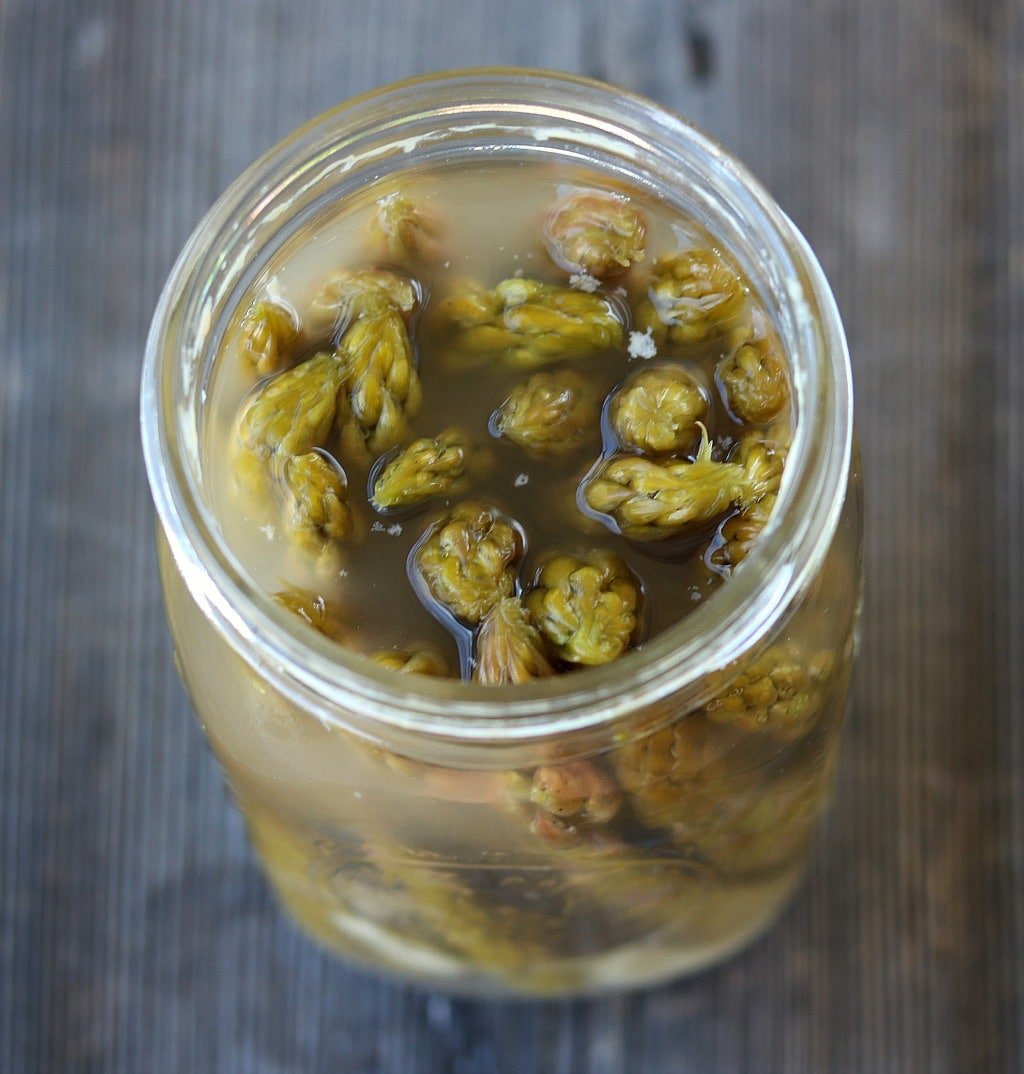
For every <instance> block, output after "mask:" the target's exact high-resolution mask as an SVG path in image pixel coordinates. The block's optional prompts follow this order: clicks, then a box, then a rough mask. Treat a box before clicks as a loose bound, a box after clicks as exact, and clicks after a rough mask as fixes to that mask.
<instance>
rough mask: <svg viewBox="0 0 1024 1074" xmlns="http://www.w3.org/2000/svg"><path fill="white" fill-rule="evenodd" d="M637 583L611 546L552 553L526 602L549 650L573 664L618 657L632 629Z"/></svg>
mask: <svg viewBox="0 0 1024 1074" xmlns="http://www.w3.org/2000/svg"><path fill="white" fill-rule="evenodd" d="M639 604H640V586H639V585H638V583H637V581H636V579H635V578H634V576H633V574H632V573H631V572H630V570H629V568H628V567H627V566H626V564H625V563H623V561H622V560H621V559H619V557H618V556H615V555H612V554H611V553H610V552H590V553H587V554H586V555H584V556H556V557H555V558H554V559H551V560H549V561H548V562H547V563H545V564H544V566H543V567H542V568H541V570H540V571H539V573H538V575H537V580H536V583H535V586H534V588H533V589H532V590H531V591H530V593H529V594H528V595H527V598H526V605H527V607H528V608H529V611H530V615H531V617H532V619H533V621H534V623H536V625H537V627H538V629H539V630H540V631H541V633H542V634H543V635H544V637H545V638H547V640H548V642H549V643H550V645H551V647H552V650H553V651H554V652H555V654H556V655H557V656H559V657H560V658H561V659H563V660H566V661H568V662H569V663H571V664H607V663H609V662H610V661H612V660H617V659H618V658H619V657H620V656H621V655H622V654H623V653H624V652H625V651H626V650H627V649H628V648H629V646H630V642H631V641H632V639H633V636H634V634H635V633H636V625H637V609H638V606H639Z"/></svg>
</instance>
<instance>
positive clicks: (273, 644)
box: [141, 70, 852, 751]
mask: <svg viewBox="0 0 1024 1074" xmlns="http://www.w3.org/2000/svg"><path fill="white" fill-rule="evenodd" d="M481 148H483V149H486V151H487V152H488V153H489V154H508V155H520V156H522V155H523V154H527V155H529V154H535V155H541V154H542V155H544V156H545V157H546V158H547V159H548V160H549V161H550V160H551V158H552V157H555V158H558V159H561V160H564V161H566V162H572V163H575V164H580V163H585V164H587V165H588V166H590V167H592V168H596V169H598V170H601V171H604V172H607V173H611V174H612V175H617V176H619V177H621V178H623V179H625V180H627V181H628V182H630V183H632V184H634V185H637V184H638V185H640V186H641V187H643V188H645V189H648V190H650V191H652V192H654V193H655V194H656V195H657V196H658V197H660V198H662V199H664V200H665V201H666V202H668V203H669V204H670V205H673V206H675V207H677V208H678V209H679V210H680V211H682V212H684V213H686V214H688V215H690V216H693V217H696V218H697V219H698V220H699V221H700V222H701V223H702V224H703V225H704V226H705V227H706V228H707V229H708V230H709V231H710V232H711V234H712V235H713V236H714V237H715V238H716V240H717V241H718V242H719V243H721V245H722V246H723V247H725V248H726V249H728V250H729V252H730V254H731V255H732V256H733V257H734V259H735V260H736V261H737V262H738V263H739V265H740V267H741V268H742V269H743V270H744V272H745V273H746V274H747V276H748V278H749V279H750V280H751V282H752V284H753V286H754V287H755V288H756V289H757V290H758V291H759V293H760V295H761V297H762V298H763V299H764V300H765V301H766V303H767V304H768V306H769V307H770V308H771V309H772V310H773V312H774V315H775V320H776V327H777V329H778V331H779V334H780V337H781V339H782V342H783V345H784V347H785V349H786V351H787V353H788V355H789V357H790V364H791V369H792V377H793V386H794V396H795V412H796V413H795V421H794V432H793V441H792V445H791V447H790V451H789V455H788V458H787V465H786V470H785V474H784V479H783V485H782V489H781V491H780V495H779V499H778V501H777V504H776V508H775V510H774V512H773V515H772V519H771V521H770V523H769V525H768V527H767V528H766V530H765V531H764V533H763V534H762V536H761V538H760V539H759V541H758V543H757V545H756V546H755V548H754V549H753V551H752V553H751V555H750V557H749V558H748V561H747V562H746V563H745V565H744V568H743V569H742V570H740V571H737V572H736V574H735V575H734V576H733V577H732V578H731V579H730V581H729V583H728V585H725V586H723V587H722V588H721V589H720V590H719V591H718V592H717V593H716V594H715V596H714V597H713V598H711V599H710V600H708V601H707V602H705V604H704V605H702V606H701V607H699V608H698V609H696V610H695V611H694V612H692V613H691V614H690V615H688V616H687V617H686V618H685V619H683V621H682V622H680V623H679V624H677V625H676V626H675V627H673V628H671V629H669V630H666V631H665V632H663V633H662V634H661V635H659V636H658V637H656V638H655V639H654V640H653V641H651V642H649V643H647V644H646V645H645V646H644V647H643V648H642V649H640V650H638V651H636V652H634V653H631V654H629V656H628V657H627V658H626V662H625V663H621V664H618V665H614V666H610V667H604V668H597V669H588V670H586V671H580V672H577V673H574V674H573V675H569V676H562V677H556V678H553V679H547V680H544V681H543V682H541V683H536V684H529V685H526V686H517V687H510V688H493V687H482V686H476V685H473V684H466V683H462V682H457V681H451V680H432V679H429V680H428V679H427V678H426V677H417V678H418V680H421V681H417V682H416V684H415V689H410V688H409V680H408V679H407V678H405V677H400V676H396V675H394V674H393V673H391V672H389V671H387V670H386V669H382V668H379V667H377V666H376V665H375V664H373V662H372V661H370V660H368V659H366V658H365V657H362V656H360V655H359V654H355V653H349V652H339V651H338V648H337V646H334V645H332V644H331V643H330V642H329V641H328V640H327V639H321V638H319V637H309V636H307V634H308V633H309V632H308V631H305V630H303V629H302V628H301V626H295V625H294V624H292V623H290V622H288V621H287V620H286V618H285V617H283V616H282V615H281V613H280V609H278V608H277V607H276V606H275V605H274V603H273V602H272V601H271V600H270V598H269V597H268V596H267V595H266V594H265V593H263V592H262V591H261V590H260V589H259V588H258V587H257V586H256V585H255V584H254V582H253V580H252V579H251V578H250V577H249V575H248V574H247V572H246V571H245V569H244V567H243V565H242V564H241V563H240V562H239V561H238V560H237V558H236V557H235V555H234V554H233V553H232V552H231V550H230V549H229V548H228V547H227V546H226V544H225V542H224V539H223V536H222V534H221V531H220V527H219V525H218V523H217V520H216V517H215V516H214V514H213V511H212V510H211V505H210V502H209V497H208V494H207V490H206V484H205V481H204V475H203V465H204V459H203V453H202V442H203V433H202V421H203V417H204V403H205V399H206V390H207V385H208V383H209V380H210V375H211V368H212V363H213V360H214V357H215V355H216V353H217V349H218V345H219V343H220V340H221V338H222V335H223V332H224V328H225V324H226V322H227V320H228V318H229V317H230V315H231V313H232V311H233V310H234V308H235V307H236V306H237V303H238V301H239V300H240V298H241V296H242V295H243V294H244V293H245V291H246V290H247V288H248V287H250V286H251V284H252V281H253V280H254V278H255V277H256V276H257V275H258V273H259V271H260V269H261V268H262V267H263V266H264V265H265V264H266V263H267V261H268V260H269V259H270V258H271V257H272V256H273V254H274V252H275V251H276V250H278V249H279V248H280V247H281V246H282V245H283V244H284V243H285V242H286V241H288V240H289V238H291V237H292V236H294V235H296V234H297V233H298V232H299V231H300V230H301V229H302V228H303V227H304V226H307V225H308V223H309V221H310V220H311V219H313V218H315V217H316V216H317V214H318V213H323V212H324V211H326V209H327V207H328V206H329V205H331V204H335V203H340V202H341V201H343V200H344V199H345V198H346V197H348V196H350V195H351V194H353V193H354V192H355V191H357V190H359V189H360V187H362V186H364V185H366V184H367V183H369V182H371V181H375V180H377V179H378V178H379V177H380V176H381V175H382V174H388V173H393V172H399V171H402V170H403V169H406V168H408V167H410V166H411V165H413V164H415V165H416V166H421V165H424V164H431V163H437V164H440V163H443V162H445V161H450V160H452V159H460V158H463V157H465V156H467V155H469V154H471V153H478V152H480V150H481ZM141 407H142V411H141V414H142V435H143V447H144V451H145V456H146V466H147V470H148V474H149V480H150V484H151V487H152V489H153V495H154V499H155V502H156V508H157V512H158V514H159V517H160V521H161V524H162V526H163V528H164V532H165V534H166V537H167V540H168V543H169V546H170V549H171V552H172V554H173V556H174V559H175V561H176V564H177V566H178V569H179V571H180V573H181V575H182V578H183V580H184V582H185V584H186V585H187V586H188V588H189V590H190V592H191V594H192V596H193V598H194V599H195V600H196V601H197V603H198V604H199V605H200V607H201V608H202V609H203V612H204V614H206V615H207V616H208V617H209V619H210V620H211V622H212V623H213V624H214V625H215V626H216V628H217V629H218V630H219V631H220V632H221V633H222V634H223V636H224V637H225V638H226V639H227V641H228V642H229V643H230V644H231V646H232V647H233V648H235V649H236V650H237V651H238V652H239V654H240V655H241V656H242V657H243V658H244V659H245V660H246V661H248V662H249V663H250V664H252V665H253V667H254V668H255V669H256V670H257V672H258V673H259V674H261V675H265V676H269V677H270V678H271V679H272V681H274V683H275V685H276V686H278V688H280V689H281V690H282V691H283V692H285V693H286V694H287V695H289V696H291V697H292V698H293V699H294V700H295V701H296V702H297V703H299V704H301V705H302V706H303V707H304V708H306V709H307V710H309V711H311V712H313V713H314V714H316V715H318V716H319V717H320V718H321V719H322V720H326V721H332V720H336V721H341V722H343V723H344V725H345V726H346V727H348V728H350V729H354V730H356V731H358V732H359V733H362V734H366V735H368V736H370V737H375V738H388V739H389V740H390V741H392V742H393V741H394V740H395V738H396V737H402V736H405V737H410V738H415V739H417V740H422V739H423V738H424V736H428V737H432V738H435V739H436V740H437V741H438V742H444V743H446V744H447V746H448V748H449V749H450V748H451V746H452V745H453V744H457V745H459V746H460V747H461V748H464V749H465V750H467V751H472V750H474V749H478V748H483V747H485V746H495V745H502V744H504V745H510V746H511V745H515V744H520V745H527V744H530V743H536V742H537V741H538V740H543V739H546V738H549V737H552V736H555V735H558V736H564V735H566V734H569V733H574V734H586V733H587V732H595V733H600V734H603V735H606V734H607V732H608V728H609V725H612V724H614V723H615V722H616V721H617V720H619V719H621V718H625V717H626V716H628V715H629V714H635V713H636V712H637V711H638V709H641V708H650V707H652V706H657V704H658V702H659V701H661V700H663V699H664V698H666V697H668V696H669V695H671V696H672V697H673V705H674V706H675V707H678V706H681V705H687V704H694V705H696V704H699V703H700V702H701V701H702V700H703V699H704V698H703V696H702V691H703V690H704V689H705V688H706V679H707V676H708V674H709V673H710V672H713V671H715V670H718V669H721V668H722V667H724V666H726V665H728V664H729V663H730V662H731V661H733V660H735V659H737V658H738V657H739V656H741V655H742V654H743V653H745V652H747V651H748V650H749V649H751V648H753V647H756V646H757V645H758V643H759V641H761V640H762V639H764V638H766V637H768V636H769V635H770V634H771V633H772V631H773V629H774V628H775V627H776V626H777V625H778V624H779V623H780V622H781V621H782V620H783V619H784V618H785V616H786V614H787V612H788V610H789V608H790V607H791V606H792V605H793V603H794V602H795V601H796V600H798V599H799V597H800V595H801V594H802V593H803V592H804V590H805V589H806V587H807V586H808V585H809V584H810V582H811V580H812V579H813V577H814V576H815V574H816V572H817V570H818V569H819V568H820V565H821V562H822V560H823V558H824V556H825V554H826V552H827V550H828V547H829V545H830V543H831V540H832V537H833V535H834V533H835V530H836V526H837V524H838V519H839V513H840V510H841V507H842V503H843V499H844V496H845V491H846V482H847V474H848V470H849V464H850V456H851V442H852V422H851V414H852V390H851V380H850V368H849V356H848V354H847V349H846V341H845V337H844V334H843V330H842V325H841V323H840V318H839V314H838V311H837V309H836V305H835V301H834V299H833V297H832V294H831V292H830V290H829V287H828V284H827V282H826V280H825V278H824V275H823V273H822V270H821V267H820V266H819V264H818V262H817V260H816V259H815V257H814V255H813V254H812V253H811V251H810V248H809V247H808V245H807V243H806V241H805V240H804V239H803V237H802V236H801V235H800V233H799V232H798V231H797V230H796V228H795V227H794V226H793V224H792V223H791V221H790V220H789V219H788V217H786V216H785V214H784V213H783V212H782V211H781V210H780V209H779V208H778V206H777V205H776V204H775V203H774V201H773V200H772V199H771V197H770V196H769V195H768V194H767V192H766V191H765V190H764V189H763V188H762V187H761V185H760V184H759V183H758V182H757V181H756V180H755V179H754V178H753V176H751V175H750V174H749V173H748V172H747V171H746V169H745V168H743V166H742V165H740V164H739V163H738V162H737V161H735V160H734V159H733V158H732V157H730V156H729V155H728V154H727V153H725V151H724V150H723V149H722V148H721V147H720V146H718V145H717V144H715V143H714V142H713V141H711V140H710V139H709V138H707V137H706V136H705V135H703V134H701V133H700V132H698V131H697V130H696V129H694V128H693V127H692V126H690V125H688V124H687V123H685V122H683V121H682V120H681V119H679V118H677V117H675V116H673V115H671V114H670V113H667V112H665V111H663V110H662V109H661V108H659V107H658V106H657V105H655V104H653V103H651V102H649V101H646V100H643V99H642V98H639V97H635V96H632V95H629V94H626V93H623V92H622V91H619V90H616V89H613V88H612V87H609V86H605V85H602V84H600V83H596V82H591V81H587V80H582V79H578V78H574V77H570V76H566V75H561V74H554V73H545V72H535V71H521V70H493V71H491V70H484V71H466V72H456V73H452V74H445V75H437V76H431V77H428V78H424V79H416V80H413V81H411V82H406V83H401V84H398V85H394V86H389V87H385V88H384V89H381V90H379V91H377V92H375V93H371V94H368V95H365V96H363V97H359V98H357V99H355V100H354V101H351V102H349V103H348V104H345V105H342V106H341V107H340V108H338V109H336V110H334V111H332V112H329V113H326V114H325V115H323V116H321V117H319V118H318V119H316V120H314V121H313V122H311V123H310V124H308V125H307V126H305V127H303V128H302V129H300V130H299V131H297V132H296V133H295V134H294V135H292V136H291V137H290V138H289V139H287V140H286V141H284V142H282V143H281V144H280V145H278V146H277V147H276V148H275V149H273V150H271V152H270V153H268V154H267V155H266V156H265V157H263V158H262V159H261V160H259V161H257V162H256V163H255V164H254V165H252V167H250V168H249V169H248V170H247V171H246V172H245V173H244V174H243V175H242V176H241V177H240V178H239V179H238V180H237V181H236V182H235V183H234V184H233V185H232V186H231V187H230V188H229V189H228V190H227V191H226V192H225V193H224V195H223V196H222V197H221V198H220V199H219V200H218V201H217V203H216V204H215V205H214V206H213V208H212V209H211V210H210V211H209V213H208V214H207V215H206V217H205V218H204V219H203V220H202V221H201V223H200V224H199V226H198V227H197V228H196V230H195V232H194V233H193V235H192V237H191V238H190V239H189V241H188V243H187V244H186V246H185V248H184V250H183V251H182V253H181V255H180V257H179V259H178V261H177V263H176V264H175V266H174V269H173V270H172V272H171V275H170V277H169V279H168V282H167V284H166V286H165V289H164V291H163V294H162V295H161V298H160V302H159V305H158V307H157V310H156V314H155V316H154V320H153V323H152V327H151V330H150V334H149V338H148V341H147V345H146V360H145V368H144V372H143V383H142V397H141Z"/></svg>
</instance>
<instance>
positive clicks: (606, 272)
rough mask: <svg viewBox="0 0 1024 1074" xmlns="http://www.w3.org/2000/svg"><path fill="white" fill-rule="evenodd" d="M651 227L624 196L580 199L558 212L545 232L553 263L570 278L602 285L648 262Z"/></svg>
mask: <svg viewBox="0 0 1024 1074" xmlns="http://www.w3.org/2000/svg"><path fill="white" fill-rule="evenodd" d="M646 233H647V223H646V221H645V220H644V216H643V213H641V212H640V211H639V210H638V209H637V208H636V207H635V206H634V205H633V203H632V202H631V201H630V200H629V198H627V197H624V196H623V195H621V194H597V193H590V194H574V195H572V196H570V197H568V198H566V199H564V200H563V201H561V202H560V203H559V204H558V205H556V206H555V207H554V209H553V210H552V211H551V213H550V215H549V216H548V219H547V223H546V224H545V227H544V245H545V246H546V247H547V251H548V254H549V255H550V256H551V260H552V261H554V262H555V263H556V264H557V265H560V266H561V267H562V268H564V269H565V270H566V271H567V272H574V273H577V272H578V273H585V274H586V275H588V276H594V277H596V278H597V279H599V280H603V279H606V278H607V277H609V276H616V275H618V274H619V273H620V272H623V271H625V270H626V269H628V268H629V266H630V265H631V264H633V262H635V261H641V260H642V259H643V256H644V238H645V236H646Z"/></svg>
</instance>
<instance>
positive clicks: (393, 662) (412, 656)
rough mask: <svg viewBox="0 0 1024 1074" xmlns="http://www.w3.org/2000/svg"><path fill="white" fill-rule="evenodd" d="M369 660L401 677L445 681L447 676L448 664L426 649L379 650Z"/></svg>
mask: <svg viewBox="0 0 1024 1074" xmlns="http://www.w3.org/2000/svg"><path fill="white" fill-rule="evenodd" d="M370 659H371V660H373V661H374V663H377V664H380V666H381V667H384V668H390V669H391V670H392V671H398V672H401V673H402V674H403V675H431V676H433V677H434V678H438V679H445V678H447V677H448V674H449V671H448V664H447V663H446V662H445V661H444V660H443V659H442V658H441V657H440V656H438V655H437V654H436V653H432V652H430V651H429V650H427V649H381V650H380V651H379V652H376V653H373V654H372V655H371V656H370Z"/></svg>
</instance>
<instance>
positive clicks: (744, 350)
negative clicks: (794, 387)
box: [718, 339, 789, 425]
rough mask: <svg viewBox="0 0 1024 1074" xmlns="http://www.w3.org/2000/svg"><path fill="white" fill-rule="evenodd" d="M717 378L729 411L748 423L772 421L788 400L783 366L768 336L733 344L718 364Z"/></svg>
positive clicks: (758, 423) (787, 384) (787, 387)
mask: <svg viewBox="0 0 1024 1074" xmlns="http://www.w3.org/2000/svg"><path fill="white" fill-rule="evenodd" d="M718 378H719V380H720V381H721V383H722V387H723V389H724V390H725V401H726V405H727V406H728V407H729V410H730V411H731V412H732V413H733V415H734V416H735V417H737V418H739V420H740V421H742V422H745V423H747V424H748V425H763V424H765V423H767V422H769V421H772V420H773V419H775V418H777V417H778V416H779V415H780V414H781V413H782V411H783V410H784V409H785V406H786V404H787V403H788V402H789V380H788V379H787V377H786V367H785V364H784V363H783V361H782V359H781V357H780V356H779V354H778V351H777V350H776V348H775V346H774V345H773V344H772V343H771V341H770V340H768V339H758V340H753V341H752V342H750V343H744V344H743V345H742V346H740V347H737V349H736V350H735V351H734V352H733V354H732V355H730V357H728V358H726V359H725V360H724V361H723V362H721V363H720V365H719V367H718Z"/></svg>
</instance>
